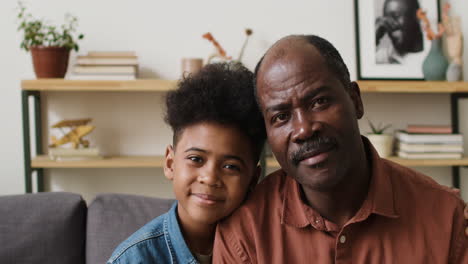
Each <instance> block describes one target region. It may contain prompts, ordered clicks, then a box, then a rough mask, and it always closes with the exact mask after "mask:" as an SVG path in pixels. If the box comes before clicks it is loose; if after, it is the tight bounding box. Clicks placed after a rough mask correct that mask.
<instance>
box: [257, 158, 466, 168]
mask: <svg viewBox="0 0 468 264" xmlns="http://www.w3.org/2000/svg"><path fill="white" fill-rule="evenodd" d="M387 159H388V160H391V161H393V162H395V163H398V164H400V165H402V166H406V167H450V166H468V157H464V158H462V159H449V160H447V159H443V160H442V159H440V160H437V159H402V158H398V157H389V158H387ZM266 164H267V167H268V168H279V164H278V162H277V161H276V159H275V158H267V161H266Z"/></svg>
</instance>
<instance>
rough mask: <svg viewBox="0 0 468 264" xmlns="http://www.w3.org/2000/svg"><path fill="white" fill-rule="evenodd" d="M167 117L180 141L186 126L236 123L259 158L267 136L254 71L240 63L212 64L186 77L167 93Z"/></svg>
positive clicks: (233, 124)
mask: <svg viewBox="0 0 468 264" xmlns="http://www.w3.org/2000/svg"><path fill="white" fill-rule="evenodd" d="M166 107H167V113H166V117H165V121H166V123H168V124H169V125H170V126H171V127H172V130H173V132H174V137H173V143H174V145H176V144H177V141H178V140H179V136H180V135H181V132H182V131H183V129H184V128H185V127H188V126H191V125H193V124H196V123H201V122H215V123H220V124H226V125H232V126H234V127H237V128H239V129H240V130H241V131H243V132H245V135H247V136H248V138H249V139H250V141H251V143H252V145H253V148H252V149H253V150H254V152H255V153H254V154H255V156H254V157H256V158H258V157H259V156H260V153H261V151H262V149H263V145H264V142H265V138H266V131H265V125H264V122H263V117H262V114H261V112H260V110H259V108H258V106H257V104H256V101H255V96H254V83H253V73H252V72H251V71H249V70H248V69H247V68H245V67H244V66H242V64H240V63H233V62H231V63H214V64H208V65H207V66H205V67H204V68H203V69H202V70H201V71H200V72H198V73H197V74H195V75H189V76H188V77H186V78H184V79H182V80H181V81H180V82H179V84H178V87H177V89H176V90H174V91H170V92H169V93H168V94H167V97H166Z"/></svg>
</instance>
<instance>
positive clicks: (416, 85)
mask: <svg viewBox="0 0 468 264" xmlns="http://www.w3.org/2000/svg"><path fill="white" fill-rule="evenodd" d="M358 84H359V87H360V89H361V92H362V93H463V92H465V93H466V92H468V82H447V81H358Z"/></svg>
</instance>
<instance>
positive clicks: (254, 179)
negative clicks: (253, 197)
mask: <svg viewBox="0 0 468 264" xmlns="http://www.w3.org/2000/svg"><path fill="white" fill-rule="evenodd" d="M260 175H262V167H261V166H260V165H258V166H257V168H256V169H255V172H254V175H253V177H252V181H251V182H250V185H249V191H252V190H253V189H255V186H257V183H258V180H259V179H260Z"/></svg>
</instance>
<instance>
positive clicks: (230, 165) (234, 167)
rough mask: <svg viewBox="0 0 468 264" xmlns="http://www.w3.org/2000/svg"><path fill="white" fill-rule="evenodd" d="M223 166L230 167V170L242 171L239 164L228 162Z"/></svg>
mask: <svg viewBox="0 0 468 264" xmlns="http://www.w3.org/2000/svg"><path fill="white" fill-rule="evenodd" d="M223 168H225V169H228V170H236V171H240V167H239V166H237V165H234V164H226V165H224V167H223Z"/></svg>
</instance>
